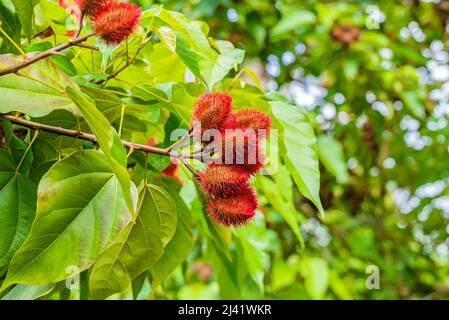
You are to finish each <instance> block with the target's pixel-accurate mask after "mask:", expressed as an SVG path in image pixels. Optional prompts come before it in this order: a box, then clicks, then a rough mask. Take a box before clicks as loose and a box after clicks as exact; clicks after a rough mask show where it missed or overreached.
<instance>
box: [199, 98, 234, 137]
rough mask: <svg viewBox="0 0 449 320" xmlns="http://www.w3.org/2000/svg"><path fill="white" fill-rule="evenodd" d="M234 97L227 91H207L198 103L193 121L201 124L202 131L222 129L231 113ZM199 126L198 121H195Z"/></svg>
mask: <svg viewBox="0 0 449 320" xmlns="http://www.w3.org/2000/svg"><path fill="white" fill-rule="evenodd" d="M231 109H232V97H231V96H230V95H229V94H227V93H218V92H213V93H207V94H205V95H203V96H202V97H201V98H200V99H199V100H198V102H197V103H196V106H195V110H194V111H193V121H194V122H198V123H199V124H201V133H203V132H204V131H205V130H207V129H220V128H221V126H222V124H223V122H224V121H225V120H226V118H227V117H228V116H229V114H230V113H231ZM194 125H195V126H197V125H198V124H197V123H194Z"/></svg>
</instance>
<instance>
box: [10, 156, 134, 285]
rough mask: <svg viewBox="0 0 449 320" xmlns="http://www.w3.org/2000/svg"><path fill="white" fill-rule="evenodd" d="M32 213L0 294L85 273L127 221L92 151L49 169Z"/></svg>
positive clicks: (118, 194) (104, 164)
mask: <svg viewBox="0 0 449 320" xmlns="http://www.w3.org/2000/svg"><path fill="white" fill-rule="evenodd" d="M134 193H135V192H134ZM37 208H38V210H37V214H36V219H35V221H34V223H33V225H32V228H31V232H30V234H29V236H28V238H27V239H26V241H25V243H24V244H23V245H22V247H21V248H20V249H19V250H18V251H17V252H16V254H15V255H14V257H13V259H12V261H11V264H10V268H9V271H8V274H7V278H6V280H5V282H4V283H3V289H4V288H6V287H8V286H10V285H11V284H15V283H19V284H34V285H41V284H49V283H54V282H58V281H61V280H64V279H66V278H68V277H69V276H71V275H73V274H72V272H68V271H67V268H68V267H73V266H75V267H77V268H78V269H79V271H80V272H81V271H83V270H86V269H87V268H89V267H90V266H91V265H92V264H93V263H94V262H95V261H96V259H97V258H98V256H99V254H100V252H101V251H103V250H104V249H105V248H107V247H108V246H109V244H110V243H111V242H112V241H113V240H114V239H115V238H116V236H117V235H118V234H119V233H120V232H121V230H122V229H123V228H124V227H125V226H127V225H128V224H129V222H130V221H131V215H130V212H129V210H128V208H127V206H126V202H125V201H124V200H123V192H122V189H121V188H120V186H119V182H118V178H117V177H116V176H115V175H114V173H113V170H112V168H111V166H110V165H109V161H108V159H107V158H106V157H104V155H102V153H100V152H98V151H94V150H89V151H80V152H76V153H74V154H72V155H71V156H69V157H67V158H65V159H63V160H61V161H60V162H58V163H56V164H55V165H54V166H53V167H52V168H51V169H50V171H49V172H48V173H47V174H46V175H45V176H44V177H43V178H42V180H41V182H40V184H39V187H38V201H37Z"/></svg>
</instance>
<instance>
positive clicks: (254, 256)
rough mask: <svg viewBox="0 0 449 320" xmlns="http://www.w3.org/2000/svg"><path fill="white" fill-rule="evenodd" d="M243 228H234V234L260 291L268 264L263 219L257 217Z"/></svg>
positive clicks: (262, 289) (262, 287)
mask: <svg viewBox="0 0 449 320" xmlns="http://www.w3.org/2000/svg"><path fill="white" fill-rule="evenodd" d="M258 218H259V217H256V221H255V222H254V223H251V224H249V225H248V226H246V227H245V228H239V229H236V230H235V235H236V236H237V238H238V240H239V241H240V244H241V246H242V249H243V253H242V254H243V259H244V261H245V265H246V268H247V269H248V272H249V274H250V276H251V278H252V279H253V280H254V282H256V284H257V285H258V287H259V290H260V291H261V292H263V291H264V284H263V279H264V275H265V268H266V267H267V265H268V262H269V260H268V254H267V252H266V250H267V243H266V241H267V240H266V239H267V238H266V232H265V231H266V230H265V225H264V223H265V222H264V221H263V219H258Z"/></svg>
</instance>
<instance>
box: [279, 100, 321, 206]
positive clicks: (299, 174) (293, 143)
mask: <svg viewBox="0 0 449 320" xmlns="http://www.w3.org/2000/svg"><path fill="white" fill-rule="evenodd" d="M271 107H272V112H273V115H274V117H275V119H274V120H275V122H276V123H277V124H278V126H279V129H280V134H279V137H280V146H281V149H282V157H283V159H284V162H285V164H286V166H287V168H288V169H289V171H290V173H291V175H292V177H293V180H294V181H295V183H296V185H297V186H298V188H299V191H301V193H302V194H303V195H304V196H305V197H307V198H308V199H310V200H311V201H312V202H313V203H314V204H315V206H316V207H317V208H318V210H319V211H320V213H321V214H322V215H323V214H324V210H323V206H322V204H321V200H320V192H319V191H320V170H319V164H318V153H317V147H316V138H315V133H314V131H313V127H312V125H311V124H310V122H309V121H308V119H307V117H306V115H305V114H304V113H303V112H302V111H301V110H300V109H299V108H297V107H295V106H292V105H290V104H287V103H284V102H279V101H272V102H271Z"/></svg>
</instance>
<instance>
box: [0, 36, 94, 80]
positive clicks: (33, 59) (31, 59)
mask: <svg viewBox="0 0 449 320" xmlns="http://www.w3.org/2000/svg"><path fill="white" fill-rule="evenodd" d="M93 35H94V34H93V33H90V34H88V35H85V36H82V37H78V38H75V39H72V40H70V41H68V42H65V43H62V44H59V45H57V46H56V47H54V48H51V49H49V50H47V51H44V52H41V53H39V54H37V55H35V56H32V57H29V59H26V60H25V61H24V62H22V63H20V64H18V65H15V66H12V67H8V68H6V69H3V70H0V76H3V75H5V74H9V73H16V72H17V71H19V70H20V69H23V68H25V67H28V66H29V65H31V64H33V63H35V62H37V61H39V60H42V59H45V58H47V57H50V56H52V55H55V54H58V53H59V52H61V51H63V50H65V49H67V48H70V47H72V46H75V45H78V44H80V43H81V42H84V41H86V40H87V39H89V38H90V37H92V36H93Z"/></svg>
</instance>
